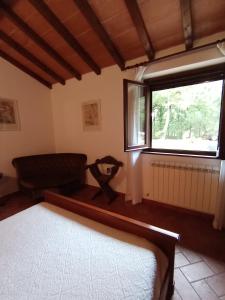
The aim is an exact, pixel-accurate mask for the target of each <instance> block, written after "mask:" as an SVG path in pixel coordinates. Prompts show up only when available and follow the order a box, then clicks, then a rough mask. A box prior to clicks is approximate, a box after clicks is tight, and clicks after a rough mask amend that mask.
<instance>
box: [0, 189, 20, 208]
mask: <svg viewBox="0 0 225 300" xmlns="http://www.w3.org/2000/svg"><path fill="white" fill-rule="evenodd" d="M20 193H21V192H20V191H15V192H12V193H9V194H7V195H4V196H1V197H0V206H1V205H4V204H5V202H7V201H8V199H9V198H10V197H13V196H16V195H18V194H20Z"/></svg>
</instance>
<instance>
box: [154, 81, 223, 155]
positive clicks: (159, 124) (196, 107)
mask: <svg viewBox="0 0 225 300" xmlns="http://www.w3.org/2000/svg"><path fill="white" fill-rule="evenodd" d="M222 83H223V81H222V80H217V81H213V82H204V83H199V84H194V85H188V86H182V87H177V88H170V89H165V90H159V91H153V92H152V148H158V149H173V150H191V151H217V145H218V132H219V122H220V107H221V94H222Z"/></svg>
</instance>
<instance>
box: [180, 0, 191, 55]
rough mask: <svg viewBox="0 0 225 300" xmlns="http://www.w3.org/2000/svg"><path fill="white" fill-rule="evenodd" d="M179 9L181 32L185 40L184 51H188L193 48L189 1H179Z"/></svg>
mask: <svg viewBox="0 0 225 300" xmlns="http://www.w3.org/2000/svg"><path fill="white" fill-rule="evenodd" d="M180 8H181V15H182V24H183V32H184V39H185V48H186V50H189V49H191V48H192V47H193V30H192V18H191V1H190V0H180Z"/></svg>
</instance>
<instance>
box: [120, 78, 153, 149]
mask: <svg viewBox="0 0 225 300" xmlns="http://www.w3.org/2000/svg"><path fill="white" fill-rule="evenodd" d="M129 84H133V85H137V86H142V87H143V88H144V97H145V107H146V110H145V144H144V145H137V146H129V144H128V85H129ZM148 89H149V86H148V85H147V84H146V83H143V82H139V81H134V80H128V79H124V80H123V95H124V101H123V103H124V108H123V111H124V152H129V151H134V150H144V149H149V145H150V144H149V136H148V131H149V122H148V119H149V90H148Z"/></svg>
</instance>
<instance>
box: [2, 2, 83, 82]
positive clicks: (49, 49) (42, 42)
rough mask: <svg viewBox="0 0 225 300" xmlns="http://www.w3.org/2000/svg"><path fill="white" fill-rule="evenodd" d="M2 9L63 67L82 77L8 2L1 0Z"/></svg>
mask: <svg viewBox="0 0 225 300" xmlns="http://www.w3.org/2000/svg"><path fill="white" fill-rule="evenodd" d="M0 11H1V13H3V14H4V15H5V16H6V17H7V18H9V19H10V20H11V21H12V22H13V23H14V24H15V25H16V26H17V27H18V28H19V29H20V30H21V31H23V32H24V33H25V34H26V35H27V36H29V38H30V39H31V40H33V41H34V42H35V43H36V44H37V45H38V46H39V47H41V48H42V49H43V50H44V51H45V52H46V53H48V55H50V56H51V57H52V58H54V59H55V60H56V62H57V63H59V64H60V65H61V66H62V67H64V68H65V69H66V70H67V71H69V72H70V74H72V75H73V76H75V77H76V78H77V79H78V80H80V79H81V74H80V73H79V72H78V71H77V70H76V69H75V68H74V67H73V66H72V65H71V64H69V63H68V62H67V61H66V60H65V59H64V58H63V57H62V56H61V55H59V54H58V53H57V52H56V51H55V50H54V49H53V48H52V47H50V46H49V44H48V43H47V42H46V41H45V40H44V39H43V38H41V37H40V36H39V35H38V34H37V33H36V32H35V31H34V30H33V29H31V28H30V27H29V26H28V25H27V24H26V23H25V22H24V21H23V20H22V19H21V18H20V17H19V16H18V15H17V14H16V13H15V12H14V11H13V10H12V9H11V8H10V7H9V6H8V5H7V4H6V3H4V2H3V1H0Z"/></svg>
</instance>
